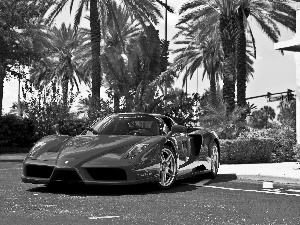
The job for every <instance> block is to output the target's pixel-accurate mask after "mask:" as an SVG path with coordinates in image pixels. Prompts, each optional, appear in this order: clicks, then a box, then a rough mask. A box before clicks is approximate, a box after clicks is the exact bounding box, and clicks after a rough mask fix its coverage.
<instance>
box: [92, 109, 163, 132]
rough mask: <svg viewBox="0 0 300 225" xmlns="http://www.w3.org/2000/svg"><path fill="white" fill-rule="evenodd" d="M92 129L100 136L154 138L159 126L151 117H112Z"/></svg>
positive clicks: (96, 124)
mask: <svg viewBox="0 0 300 225" xmlns="http://www.w3.org/2000/svg"><path fill="white" fill-rule="evenodd" d="M92 129H93V130H94V131H96V133H98V134H108V135H140V136H154V135H158V134H159V124H158V121H157V120H156V119H155V117H154V116H151V115H134V114H133V115H130V114H129V115H112V116H108V117H105V118H104V119H103V120H100V121H98V122H96V123H95V124H94V125H93V126H92Z"/></svg>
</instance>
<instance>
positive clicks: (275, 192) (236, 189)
mask: <svg viewBox="0 0 300 225" xmlns="http://www.w3.org/2000/svg"><path fill="white" fill-rule="evenodd" d="M203 187H206V188H215V189H223V190H230V191H245V192H256V193H267V194H276V195H287V196H297V197H300V194H293V193H284V192H281V191H282V189H275V191H274V190H273V191H271V190H272V189H268V190H244V189H240V188H226V187H217V186H205V185H204V186H203ZM290 190H292V189H290Z"/></svg>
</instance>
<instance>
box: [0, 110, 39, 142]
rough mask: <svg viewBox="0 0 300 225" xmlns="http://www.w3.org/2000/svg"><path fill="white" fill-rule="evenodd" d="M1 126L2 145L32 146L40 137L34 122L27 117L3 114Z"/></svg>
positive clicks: (0, 138) (0, 119)
mask: <svg viewBox="0 0 300 225" xmlns="http://www.w3.org/2000/svg"><path fill="white" fill-rule="evenodd" d="M0 127H1V129H0V147H31V146H32V144H33V143H34V142H35V141H36V140H37V139H38V137H37V136H36V135H35V126H34V124H33V122H32V121H31V120H29V119H26V118H25V119H23V118H19V117H17V116H15V115H5V116H2V117H0Z"/></svg>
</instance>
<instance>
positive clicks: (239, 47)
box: [236, 9, 247, 119]
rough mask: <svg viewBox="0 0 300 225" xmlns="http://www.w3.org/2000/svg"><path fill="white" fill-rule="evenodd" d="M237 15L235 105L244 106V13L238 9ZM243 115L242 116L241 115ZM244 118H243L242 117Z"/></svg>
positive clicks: (245, 57) (245, 74) (245, 71)
mask: <svg viewBox="0 0 300 225" xmlns="http://www.w3.org/2000/svg"><path fill="white" fill-rule="evenodd" d="M236 17H237V29H238V33H237V40H236V55H237V57H236V62H237V64H236V69H237V105H238V106H239V107H245V106H246V82H247V79H246V77H247V69H246V64H247V56H246V35H245V27H244V13H243V11H242V9H239V11H238V14H237V15H236ZM243 117H244V116H243ZM244 119H245V118H244Z"/></svg>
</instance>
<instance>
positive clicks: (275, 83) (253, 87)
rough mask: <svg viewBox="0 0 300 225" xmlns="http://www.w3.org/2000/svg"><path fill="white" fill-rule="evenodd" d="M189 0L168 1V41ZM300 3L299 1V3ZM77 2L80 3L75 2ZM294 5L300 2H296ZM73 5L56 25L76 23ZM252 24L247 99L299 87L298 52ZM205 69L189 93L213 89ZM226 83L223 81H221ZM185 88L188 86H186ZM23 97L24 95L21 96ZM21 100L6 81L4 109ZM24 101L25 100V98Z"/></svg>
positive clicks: (13, 83) (259, 101) (263, 101)
mask: <svg viewBox="0 0 300 225" xmlns="http://www.w3.org/2000/svg"><path fill="white" fill-rule="evenodd" d="M184 2H186V0H171V1H170V0H169V1H168V4H169V5H170V6H172V7H173V8H174V9H175V14H170V13H168V16H167V18H168V20H167V30H168V33H167V35H168V40H170V39H171V38H172V37H173V36H174V35H175V33H176V28H175V25H176V23H177V21H178V18H179V15H178V9H179V8H180V6H181V5H182V3H184ZM298 4H299V3H298ZM74 5H76V4H74ZM292 6H293V7H294V8H296V7H299V6H300V5H292ZM68 9H69V7H68V6H66V8H65V10H64V11H63V12H62V13H61V14H60V15H59V16H58V18H57V19H56V25H60V24H61V23H62V22H65V23H66V24H69V23H71V24H73V19H72V17H73V15H70V13H69V10H68ZM163 14H164V11H163ZM250 25H251V28H252V31H253V34H254V37H255V40H256V51H257V58H256V59H255V61H254V66H253V67H254V73H253V78H250V81H249V82H248V83H247V92H246V98H248V97H253V96H258V95H265V94H267V92H270V93H278V92H284V91H287V89H291V90H295V88H296V64H295V60H294V53H291V52H284V55H282V54H281V52H279V51H277V50H274V44H273V42H272V41H271V40H269V39H268V38H267V37H266V35H265V34H264V33H263V32H262V31H261V30H260V29H259V28H258V26H257V24H256V22H255V21H253V20H250ZM80 26H88V23H87V22H86V21H83V23H82V24H80ZM156 29H158V30H159V35H160V38H161V39H164V37H165V20H164V19H161V20H160V23H159V25H158V26H157V27H156ZM280 31H281V36H280V37H279V41H286V40H290V39H292V38H294V33H292V32H291V31H288V30H287V29H285V28H283V27H280ZM170 41H171V45H170V48H171V49H176V46H175V45H174V44H173V40H170ZM173 58H174V55H172V54H170V60H171V61H172V59H173ZM202 72H203V69H202V68H199V70H198V90H197V73H195V74H194V75H193V78H192V79H191V80H188V82H187V85H188V93H189V94H192V93H196V92H197V91H198V93H199V94H202V93H204V91H205V90H206V89H208V88H209V81H208V80H207V79H204V80H203V81H202ZM221 82H222V81H221ZM174 86H175V87H179V88H182V76H179V78H178V80H176V82H175V85H174ZM87 90H88V88H87V87H84V86H82V93H81V95H82V96H87V94H88V92H87ZM184 90H185V88H184ZM104 92H105V90H104V87H102V88H101V97H103V96H104ZM21 96H22V95H21ZM17 100H18V81H17V80H15V79H12V80H10V81H8V82H7V81H6V82H5V83H4V95H3V109H4V113H8V112H9V110H10V107H11V106H12V103H13V102H17ZM21 100H22V99H21ZM249 103H250V104H254V105H256V106H257V108H258V109H260V108H261V107H263V106H271V107H273V108H274V109H275V110H276V108H277V106H278V104H279V102H267V98H264V97H263V98H256V99H252V100H249Z"/></svg>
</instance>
